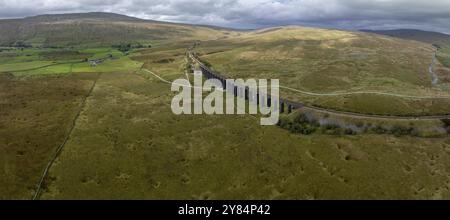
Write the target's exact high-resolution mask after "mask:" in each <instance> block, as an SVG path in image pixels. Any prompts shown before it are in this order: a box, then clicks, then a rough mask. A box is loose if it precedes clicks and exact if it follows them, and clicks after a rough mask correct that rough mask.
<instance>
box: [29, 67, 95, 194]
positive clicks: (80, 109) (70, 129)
mask: <svg viewBox="0 0 450 220" xmlns="http://www.w3.org/2000/svg"><path fill="white" fill-rule="evenodd" d="M100 76H101V73H98V75H97V78H96V79H95V80H94V82H93V83H92V86H91V88H90V89H89V92H88V93H87V95H86V96H85V97H84V99H83V101H82V102H81V104H80V108H79V110H78V112H77V114H76V115H75V117H74V119H73V120H72V123H71V125H70V128H69V131H68V132H67V135H66V136H65V138H64V140H63V142H62V143H61V144H60V145H59V146H58V148H57V149H56V151H55V153H54V155H53V156H52V157H51V160H50V161H49V163H48V164H47V166H46V167H45V169H44V171H43V173H42V175H41V178H40V180H39V183H38V185H37V187H36V192H35V194H34V196H33V200H38V199H39V197H40V195H41V191H42V187H43V184H44V182H45V179H46V178H47V176H48V173H49V171H50V168H51V167H52V165H53V164H54V163H55V161H56V159H57V158H58V156H59V155H60V154H61V152H62V150H63V148H64V146H65V145H66V143H67V141H68V140H69V138H70V136H71V134H72V131H73V129H74V128H75V125H76V122H77V120H78V118H79V117H80V115H81V113H82V112H83V110H84V108H85V106H86V101H87V99H88V98H89V97H90V96H91V94H92V91H94V88H95V86H96V84H97V81H98V80H99V78H100Z"/></svg>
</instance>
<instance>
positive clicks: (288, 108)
mask: <svg viewBox="0 0 450 220" xmlns="http://www.w3.org/2000/svg"><path fill="white" fill-rule="evenodd" d="M188 56H189V57H190V58H191V59H192V60H193V61H194V62H196V63H197V64H198V65H199V66H200V70H201V71H202V74H203V76H204V77H205V78H206V79H217V80H219V81H220V82H221V84H222V88H223V89H224V90H225V89H227V88H229V87H230V86H231V87H234V89H233V91H234V96H235V97H240V98H245V100H250V101H253V100H252V97H255V98H256V102H257V104H258V105H259V104H260V102H263V103H262V106H267V107H271V103H272V97H271V96H270V95H268V94H264V93H260V92H259V91H258V92H257V93H256V96H254V95H252V94H251V92H250V91H251V90H250V88H249V87H248V86H245V87H242V86H238V85H235V84H228V83H227V82H226V80H227V78H226V77H224V76H222V75H220V74H217V73H215V72H214V71H212V70H211V69H210V68H208V67H207V66H206V65H205V64H203V63H202V62H200V61H199V60H198V59H197V57H196V56H195V55H194V54H192V53H191V52H188ZM239 90H241V91H239ZM243 90H245V92H244V91H243ZM240 94H241V96H239V95H240ZM244 94H245V95H244ZM278 100H279V105H278V106H279V111H280V113H285V112H287V113H291V112H292V111H294V110H295V109H300V108H303V107H304V106H305V105H304V104H302V103H298V102H293V101H289V100H286V99H282V98H278Z"/></svg>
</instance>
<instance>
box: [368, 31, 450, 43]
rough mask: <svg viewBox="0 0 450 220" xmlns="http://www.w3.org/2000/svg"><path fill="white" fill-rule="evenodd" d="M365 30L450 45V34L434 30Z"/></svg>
mask: <svg viewBox="0 0 450 220" xmlns="http://www.w3.org/2000/svg"><path fill="white" fill-rule="evenodd" d="M362 31H365V32H370V33H376V34H381V35H387V36H391V37H397V38H402V39H409V40H416V41H421V42H425V43H429V44H435V45H439V46H441V47H447V46H450V35H448V34H443V33H438V32H432V31H421V30H413V29H398V30H362Z"/></svg>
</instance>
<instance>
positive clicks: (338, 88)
mask: <svg viewBox="0 0 450 220" xmlns="http://www.w3.org/2000/svg"><path fill="white" fill-rule="evenodd" d="M196 50H197V52H198V53H199V55H200V57H201V58H202V59H203V60H206V61H208V62H209V63H210V64H212V66H213V68H214V69H215V70H217V71H219V72H222V73H224V74H228V75H229V77H232V78H266V79H273V78H275V79H280V83H281V85H282V86H286V87H289V88H292V89H296V90H300V91H302V92H303V93H302V92H298V91H293V90H288V89H283V88H282V90H281V92H282V96H283V97H288V98H290V99H292V100H296V101H302V102H306V103H308V104H310V105H316V106H322V107H327V108H334V109H339V110H345V111H352V112H363V113H372V114H387V115H388V114H393V115H408V114H411V115H421V114H448V113H450V112H449V109H450V108H449V107H450V100H448V99H410V98H404V97H401V96H402V95H404V96H430V97H434V96H437V97H439V96H450V90H449V89H448V85H447V84H445V82H442V83H443V84H441V85H439V86H433V85H432V84H431V76H430V73H429V72H428V67H429V66H430V64H431V62H432V57H433V53H434V51H435V50H434V49H433V47H432V46H431V45H430V44H425V43H420V42H416V41H407V40H401V39H397V38H391V37H383V36H379V35H373V34H366V33H361V32H345V31H337V30H324V29H314V28H301V27H285V28H276V29H268V30H262V31H255V32H250V33H246V34H243V35H241V36H239V37H236V38H230V39H224V40H218V41H210V42H204V43H202V44H201V45H200V46H199V47H197V48H196ZM359 92H380V93H389V94H396V95H400V96H386V95H378V94H358V93H359ZM308 93H316V94H331V95H314V94H313V95H310V94H308ZM342 93H345V94H348V93H350V94H349V95H333V94H342ZM352 93H355V94H352Z"/></svg>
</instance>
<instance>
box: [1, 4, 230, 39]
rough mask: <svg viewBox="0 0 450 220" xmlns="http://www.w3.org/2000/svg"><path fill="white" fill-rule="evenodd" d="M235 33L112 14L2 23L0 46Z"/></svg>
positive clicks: (54, 16)
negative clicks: (18, 43)
mask: <svg viewBox="0 0 450 220" xmlns="http://www.w3.org/2000/svg"><path fill="white" fill-rule="evenodd" d="M233 32H234V31H232V30H228V29H223V28H215V27H208V26H195V25H187V24H175V23H168V22H159V21H152V20H143V19H138V18H133V17H129V16H125V15H120V14H113V13H102V12H93V13H77V14H59V15H39V16H34V17H27V18H23V19H7V20H0V46H10V45H14V44H17V42H21V43H22V42H23V43H26V44H32V45H36V46H75V45H89V46H92V45H108V46H109V45H111V44H116V43H122V42H133V41H139V42H142V41H145V42H148V41H162V40H178V41H182V40H190V39H199V40H201V39H217V38H222V37H225V36H228V35H230V34H232V33H233Z"/></svg>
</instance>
